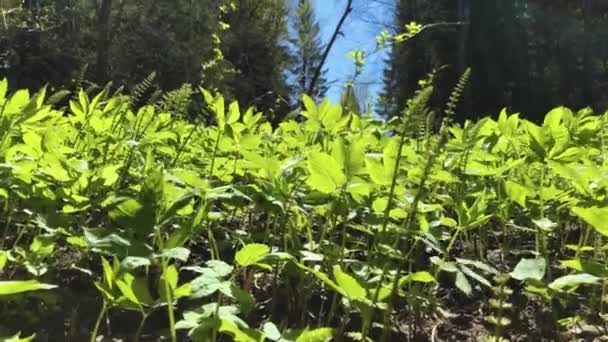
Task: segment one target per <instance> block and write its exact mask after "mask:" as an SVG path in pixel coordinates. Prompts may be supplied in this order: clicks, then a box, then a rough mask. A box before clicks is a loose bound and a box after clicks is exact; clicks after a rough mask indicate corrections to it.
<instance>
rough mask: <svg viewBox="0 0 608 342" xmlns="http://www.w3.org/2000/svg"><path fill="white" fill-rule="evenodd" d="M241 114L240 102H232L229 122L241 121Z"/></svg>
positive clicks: (229, 110)
mask: <svg viewBox="0 0 608 342" xmlns="http://www.w3.org/2000/svg"><path fill="white" fill-rule="evenodd" d="M240 116H241V113H240V109H239V103H238V102H236V101H234V102H232V103H231V104H230V107H229V109H228V124H229V125H230V124H233V123H235V122H237V121H239V117H240Z"/></svg>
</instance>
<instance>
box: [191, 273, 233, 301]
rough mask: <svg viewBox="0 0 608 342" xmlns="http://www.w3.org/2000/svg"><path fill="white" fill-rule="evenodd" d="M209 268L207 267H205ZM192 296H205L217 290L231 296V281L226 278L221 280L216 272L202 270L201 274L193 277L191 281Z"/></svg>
mask: <svg viewBox="0 0 608 342" xmlns="http://www.w3.org/2000/svg"><path fill="white" fill-rule="evenodd" d="M207 270H209V269H207ZM191 286H192V296H191V297H192V298H202V297H207V296H210V295H212V294H214V293H215V292H217V291H219V292H221V293H223V294H224V295H226V296H228V297H233V294H232V289H231V286H232V283H231V282H230V281H228V280H223V279H222V277H220V276H218V274H216V273H213V272H211V271H210V270H209V271H207V272H203V273H202V275H201V276H199V277H197V278H195V279H194V280H192V282H191Z"/></svg>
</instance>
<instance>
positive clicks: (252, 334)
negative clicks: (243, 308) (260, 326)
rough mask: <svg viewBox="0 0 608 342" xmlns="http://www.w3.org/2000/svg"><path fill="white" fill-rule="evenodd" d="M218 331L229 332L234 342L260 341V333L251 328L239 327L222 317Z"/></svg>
mask: <svg viewBox="0 0 608 342" xmlns="http://www.w3.org/2000/svg"><path fill="white" fill-rule="evenodd" d="M219 331H220V332H222V333H227V334H230V335H231V337H232V339H233V341H234V342H260V341H261V340H262V334H261V333H260V332H259V331H256V330H253V329H246V328H243V329H242V328H239V326H238V325H237V324H236V323H234V322H231V321H230V320H227V319H222V323H221V324H220V328H219Z"/></svg>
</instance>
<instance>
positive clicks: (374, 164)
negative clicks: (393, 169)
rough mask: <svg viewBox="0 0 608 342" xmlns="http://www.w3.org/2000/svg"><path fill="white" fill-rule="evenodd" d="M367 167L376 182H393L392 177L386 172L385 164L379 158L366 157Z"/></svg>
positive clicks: (386, 183) (384, 183) (379, 183)
mask: <svg viewBox="0 0 608 342" xmlns="http://www.w3.org/2000/svg"><path fill="white" fill-rule="evenodd" d="M365 167H366V169H367V172H368V173H369V176H370V177H371V179H372V181H374V183H376V184H378V185H389V184H391V178H390V177H388V175H387V174H386V172H385V168H384V165H383V164H382V162H381V161H380V160H379V159H378V158H373V157H367V158H365Z"/></svg>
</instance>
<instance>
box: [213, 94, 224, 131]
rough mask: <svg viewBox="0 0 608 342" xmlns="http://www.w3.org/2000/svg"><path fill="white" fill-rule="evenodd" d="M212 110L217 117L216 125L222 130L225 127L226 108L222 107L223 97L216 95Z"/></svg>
mask: <svg viewBox="0 0 608 342" xmlns="http://www.w3.org/2000/svg"><path fill="white" fill-rule="evenodd" d="M213 111H214V112H215V115H216V118H217V126H218V127H219V128H220V130H222V131H223V130H224V128H225V127H226V109H225V107H224V97H223V96H221V95H218V96H217V97H216V99H215V101H214V102H213Z"/></svg>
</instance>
